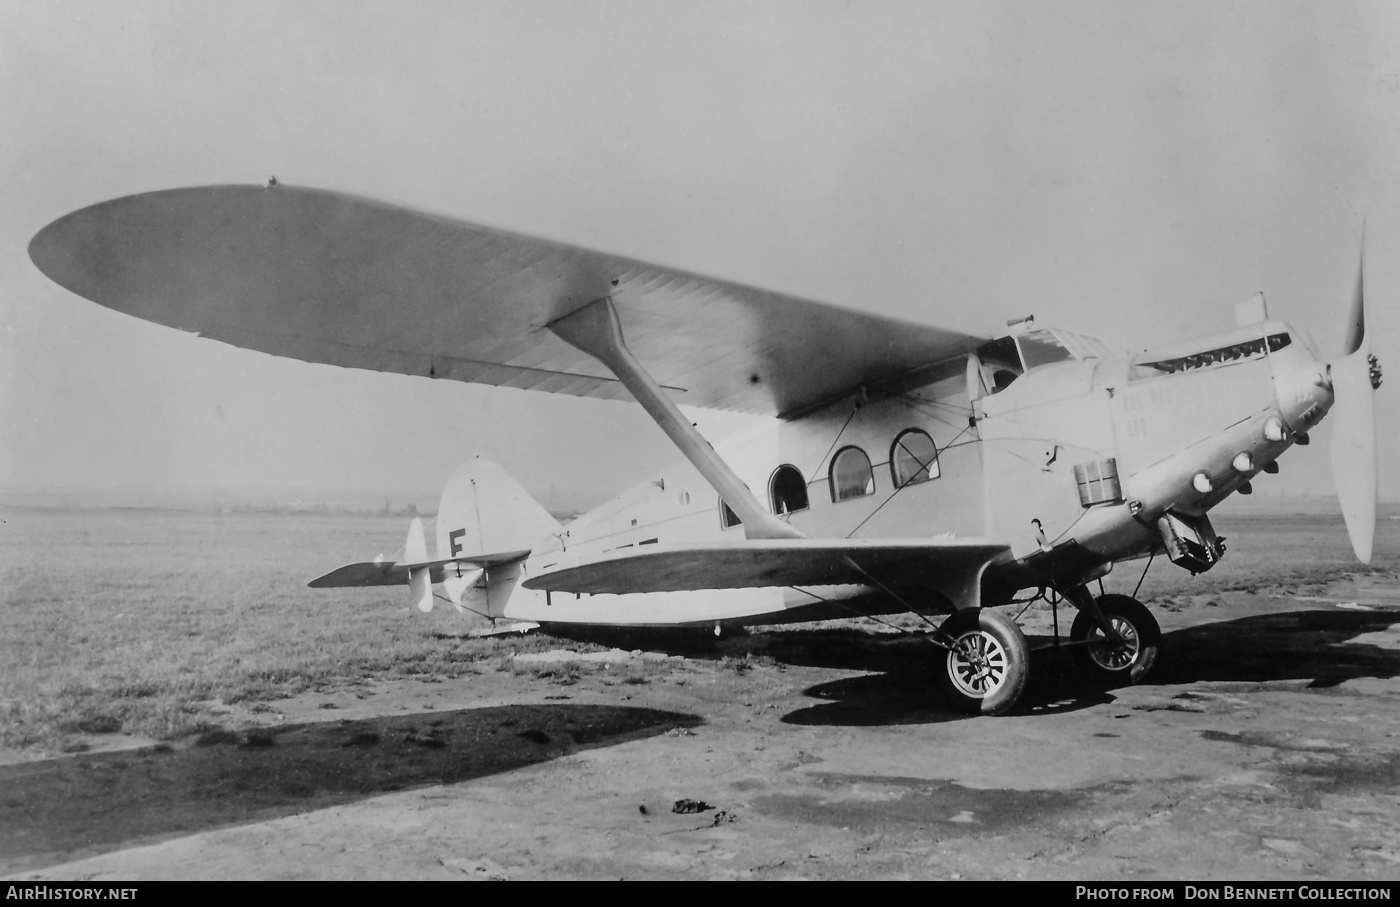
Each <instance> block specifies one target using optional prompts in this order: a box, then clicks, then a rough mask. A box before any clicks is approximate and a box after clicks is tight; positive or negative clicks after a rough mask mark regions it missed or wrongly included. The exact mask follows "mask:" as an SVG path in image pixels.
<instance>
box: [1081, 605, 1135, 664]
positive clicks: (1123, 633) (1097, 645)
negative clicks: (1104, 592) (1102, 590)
mask: <svg viewBox="0 0 1400 907" xmlns="http://www.w3.org/2000/svg"><path fill="white" fill-rule="evenodd" d="M1109 624H1110V626H1112V627H1113V632H1114V633H1115V634H1117V636H1118V639H1117V640H1116V641H1115V640H1112V639H1110V638H1108V637H1107V636H1105V635H1103V633H1102V632H1101V631H1100V632H1099V633H1098V634H1097V639H1092V638H1091V639H1090V641H1089V657H1090V658H1092V659H1094V661H1096V662H1097V663H1098V664H1099V665H1101V666H1102V667H1105V668H1107V669H1109V670H1110V671H1121V670H1122V669H1124V668H1126V667H1128V666H1130V665H1131V664H1132V663H1133V659H1135V658H1137V652H1138V635H1137V628H1136V627H1134V626H1133V625H1132V624H1131V623H1129V622H1128V621H1126V620H1123V619H1122V618H1121V617H1114V618H1111V619H1110V620H1109Z"/></svg>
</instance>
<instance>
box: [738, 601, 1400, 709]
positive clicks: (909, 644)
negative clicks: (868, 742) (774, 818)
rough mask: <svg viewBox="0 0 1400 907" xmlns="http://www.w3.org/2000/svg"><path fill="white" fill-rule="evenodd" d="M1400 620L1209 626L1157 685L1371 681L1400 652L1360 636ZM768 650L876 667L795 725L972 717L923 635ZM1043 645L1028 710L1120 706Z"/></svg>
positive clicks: (799, 660) (1340, 616)
mask: <svg viewBox="0 0 1400 907" xmlns="http://www.w3.org/2000/svg"><path fill="white" fill-rule="evenodd" d="M1397 623H1400V611H1332V610H1325V611H1324V610H1309V611H1287V612H1279V613H1274V614H1267V615H1259V616H1251V617H1245V618H1239V619H1235V620H1225V621H1220V622H1217V623H1211V624H1203V625H1200V626H1196V627H1191V628H1188V629H1183V630H1176V631H1173V632H1170V633H1166V634H1164V636H1163V655H1162V659H1161V662H1160V663H1159V664H1158V666H1157V669H1156V670H1155V671H1154V673H1153V674H1152V676H1151V677H1150V678H1149V679H1148V683H1149V684H1157V685H1175V684H1188V683H1196V682H1208V681H1217V682H1245V683H1267V682H1271V681H1282V680H1306V681H1308V682H1309V686H1310V687H1316V688H1325V687H1330V686H1335V685H1337V684H1339V683H1342V682H1344V681H1347V680H1352V679H1356V678H1362V677H1374V678H1381V679H1388V678H1392V677H1395V676H1397V675H1400V649H1395V648H1388V647H1385V646H1380V645H1375V644H1372V643H1368V642H1355V641H1354V640H1356V638H1357V637H1359V636H1362V635H1364V634H1367V633H1376V632H1382V631H1385V630H1388V629H1390V628H1391V627H1392V626H1394V625H1395V624H1397ZM765 635H767V636H771V637H775V638H777V637H785V638H783V639H774V641H773V642H772V644H771V645H770V646H769V647H766V648H762V649H761V651H763V652H764V654H767V655H769V656H771V657H773V658H774V659H775V660H777V661H780V662H785V663H789V664H805V665H811V666H816V667H827V668H841V669H846V670H852V671H866V672H870V673H867V674H866V675H864V676H861V677H851V678H843V679H840V680H833V681H829V682H826V683H821V684H817V685H815V686H813V687H811V688H809V689H807V690H806V691H805V694H806V695H807V696H809V697H812V698H814V699H818V700H821V702H820V703H819V704H816V705H812V706H809V707H806V708H802V709H797V710H796V711H793V712H791V713H789V714H788V715H786V716H784V719H783V720H784V721H786V722H788V723H792V724H810V725H849V726H869V725H889V724H927V723H934V722H941V721H948V720H953V719H957V718H963V717H966V716H964V715H962V714H961V713H958V712H955V711H952V710H951V709H950V708H948V706H946V705H945V704H944V703H943V702H942V700H941V699H940V697H939V696H938V695H937V687H936V684H935V678H934V674H933V670H934V667H935V660H934V656H935V654H936V653H934V652H932V651H930V649H931V647H930V646H929V645H928V643H927V642H926V641H922V640H917V639H913V638H898V637H896V638H891V637H889V636H877V635H874V634H865V633H861V632H859V631H851V630H840V631H811V632H801V631H799V632H792V631H789V632H786V633H774V634H765ZM1029 642H1030V643H1031V646H1032V648H1035V649H1038V651H1036V652H1034V654H1033V655H1032V659H1031V677H1030V683H1029V685H1028V687H1027V689H1026V693H1025V695H1024V697H1023V698H1022V700H1021V703H1020V705H1019V707H1018V711H1019V712H1020V713H1022V714H1027V715H1054V714H1063V713H1065V712H1070V711H1077V710H1079V709H1085V708H1090V707H1092V706H1095V705H1103V704H1107V703H1109V702H1113V701H1114V699H1115V697H1114V695H1113V693H1112V687H1111V686H1105V685H1104V684H1102V683H1100V682H1097V681H1095V680H1093V679H1092V678H1089V677H1086V676H1085V675H1084V674H1083V672H1082V671H1081V670H1080V669H1079V668H1078V666H1077V665H1076V664H1075V663H1074V661H1073V659H1072V658H1071V657H1070V653H1069V650H1068V649H1061V650H1058V651H1057V650H1055V649H1053V648H1048V647H1049V646H1050V644H1051V643H1052V642H1053V640H1052V639H1051V638H1050V637H1035V636H1032V637H1030V638H1029Z"/></svg>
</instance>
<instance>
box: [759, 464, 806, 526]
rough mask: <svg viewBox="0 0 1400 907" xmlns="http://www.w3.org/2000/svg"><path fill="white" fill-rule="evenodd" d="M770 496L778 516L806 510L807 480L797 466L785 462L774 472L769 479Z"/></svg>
mask: <svg viewBox="0 0 1400 907" xmlns="http://www.w3.org/2000/svg"><path fill="white" fill-rule="evenodd" d="M768 498H769V500H770V501H772V503H773V512H774V513H776V514H777V515H778V516H783V515H784V514H788V513H796V512H797V511H799V510H806V509H807V508H808V507H809V506H810V505H809V504H808V502H807V480H806V479H805V478H803V476H802V473H801V472H800V471H799V470H798V468H797V467H796V466H789V465H787V464H783V465H782V466H779V467H778V468H777V469H776V470H774V472H773V478H771V479H769V480H768Z"/></svg>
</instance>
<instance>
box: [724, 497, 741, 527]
mask: <svg viewBox="0 0 1400 907" xmlns="http://www.w3.org/2000/svg"><path fill="white" fill-rule="evenodd" d="M743 522H744V521H743V520H741V519H739V514H737V513H735V512H734V511H733V510H731V509H730V508H729V505H728V504H726V503H724V498H720V499H719V528H721V529H733V528H734V527H735V526H740V525H742V524H743Z"/></svg>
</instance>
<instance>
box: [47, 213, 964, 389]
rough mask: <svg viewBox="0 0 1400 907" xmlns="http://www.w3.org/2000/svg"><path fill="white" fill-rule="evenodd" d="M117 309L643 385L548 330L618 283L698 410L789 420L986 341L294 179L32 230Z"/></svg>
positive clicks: (396, 358)
mask: <svg viewBox="0 0 1400 907" xmlns="http://www.w3.org/2000/svg"><path fill="white" fill-rule="evenodd" d="M29 253H30V257H31V258H32V259H33V261H34V263H35V264H36V265H37V266H38V267H39V269H40V270H41V271H43V272H44V273H45V274H46V275H48V276H49V277H50V278H51V279H53V280H54V281H55V282H57V283H58V284H60V285H62V286H63V287H65V288H67V289H69V290H71V291H72V292H74V293H77V294H78V295H80V296H83V297H85V298H87V299H90V300H92V301H94V302H97V303H99V304H101V305H104V306H107V307H109V308H112V309H116V310H118V311H121V312H126V313H128V314H131V315H135V316H136V317H139V318H144V319H146V320H149V321H154V322H157V323H159V324H165V325H169V326H171V327H175V328H178V329H180V330H184V331H191V332H196V333H199V334H200V335H202V336H205V337H209V338H213V339H215V340H221V341H223V342H225V343H230V344H233V345H235V346H240V347H246V348H249V349H254V350H259V351H262V352H266V353H272V354H274V355H278V356H287V357H290V358H294V359H301V360H304V361H308V362H320V363H328V364H331V365H338V366H346V367H351V368H365V369H374V370H378V371H387V372H398V373H403V374H408V375H423V376H427V377H435V378H451V379H454V380H459V381H471V382H477V383H482V384H491V385H497V386H503V387H517V388H526V389H532V390H540V391H548V392H555V393H563V394H573V395H577V396H588V397H600V398H605V399H627V398H628V394H627V391H626V390H625V389H624V388H623V387H622V385H621V384H620V383H619V382H618V381H616V380H615V379H614V378H613V376H612V375H610V374H609V373H608V372H607V370H606V369H605V368H604V367H603V366H602V365H600V364H599V363H598V362H597V361H595V360H594V359H592V358H591V357H590V356H588V355H586V354H585V353H583V352H581V351H579V350H577V349H575V348H573V347H571V346H570V345H569V344H567V343H565V342H564V341H562V340H560V339H559V338H558V337H556V336H554V334H552V333H551V332H550V331H548V330H544V329H543V328H544V327H545V325H547V324H549V323H550V322H552V321H555V320H557V319H559V318H562V317H563V316H565V315H568V314H570V313H572V312H574V311H577V310H578V309H580V308H582V307H583V306H586V305H588V304H589V303H591V302H593V301H595V300H597V299H600V298H603V297H610V298H612V300H613V301H614V304H615V305H616V307H617V310H618V312H619V314H620V317H621V320H622V323H623V328H624V330H625V332H626V335H627V342H628V345H629V346H630V347H631V349H632V351H633V352H634V353H635V354H636V356H637V358H638V359H639V360H641V361H642V362H643V363H645V364H646V365H647V367H648V368H649V369H650V370H651V371H652V373H653V374H654V375H655V377H656V379H657V380H658V381H659V382H660V383H661V384H662V385H664V386H666V387H668V388H670V389H671V390H672V392H673V393H676V394H677V401H678V402H681V403H685V404H688V405H693V406H700V407H708V408H714V409H726V410H732V411H738V412H751V413H762V414H769V415H777V416H784V415H787V414H792V413H796V412H800V411H802V410H805V409H809V408H811V407H812V406H815V405H817V404H820V403H822V402H824V401H826V400H830V399H833V398H836V397H839V396H841V395H842V394H844V393H848V392H850V391H853V390H855V389H857V388H859V387H862V386H867V385H873V384H877V383H879V382H880V381H882V380H886V379H889V378H892V377H895V376H898V375H901V374H904V373H906V372H908V371H911V370H912V369H915V368H918V367H920V366H923V365H927V364H929V363H931V362H936V361H941V360H943V359H947V358H950V357H953V356H956V355H960V354H962V353H965V352H967V351H969V350H971V349H974V348H975V347H976V346H977V345H978V344H979V343H981V342H982V338H978V337H975V336H971V335H968V334H963V333H959V332H956V331H947V330H940V329H937V328H933V327H929V326H926V325H919V324H912V323H908V322H903V321H897V320H895V319H890V318H883V317H879V316H875V315H868V314H863V313H860V312H853V311H849V310H846V309H841V308H837V307H834V306H830V305H826V304H824V303H818V302H812V301H810V300H806V299H800V298H797V297H793V296H787V295H783V294H780V293H773V292H769V291H767V290H761V289H756V288H753V287H748V286H743V285H740V284H735V283H730V282H727V281H723V280H715V279H711V278H706V277H701V276H698V275H695V274H690V273H688V272H685V271H681V270H677V269H673V268H666V267H661V266H657V265H652V264H647V263H645V262H641V261H636V260H633V259H630V258H625V257H622V256H618V255H611V254H607V253H603V252H594V251H590V250H587V249H583V248H579V247H576V246H571V245H566V244H563V243H557V242H552V241H549V240H544V239H539V238H535V237H529V236H524V235H520V234H517V233H511V232H508V231H505V230H499V229H495V228H492V227H484V226H479V225H475V224H469V223H463V222H460V221H455V220H449V219H446V218H441V217H436V216H432V215H427V214H422V213H418V212H414V211H410V210H406V209H403V208H398V207H394V206H392V205H387V204H383V203H380V202H375V201H370V200H367V199H362V198H357V197H354V196H350V195H343V194H339V193H333V192H326V191H322V190H316V189H303V188H294V187H289V186H284V185H279V186H277V187H275V188H262V187H254V186H207V187H199V188H189V189H174V190H168V191H163V192H151V193H145V194H141V195H132V196H127V197H125V198H119V199H115V200H113V201H109V202H104V203H101V204H98V205H93V206H92V207H89V208H85V209H83V210H80V211H76V212H74V213H72V214H69V215H67V216H66V217H63V218H60V219H59V220H57V221H55V222H53V223H52V224H50V225H49V226H47V227H45V228H44V229H43V230H41V231H40V232H39V233H38V234H37V235H36V236H35V237H34V239H33V241H32V242H31V243H30V247H29Z"/></svg>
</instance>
